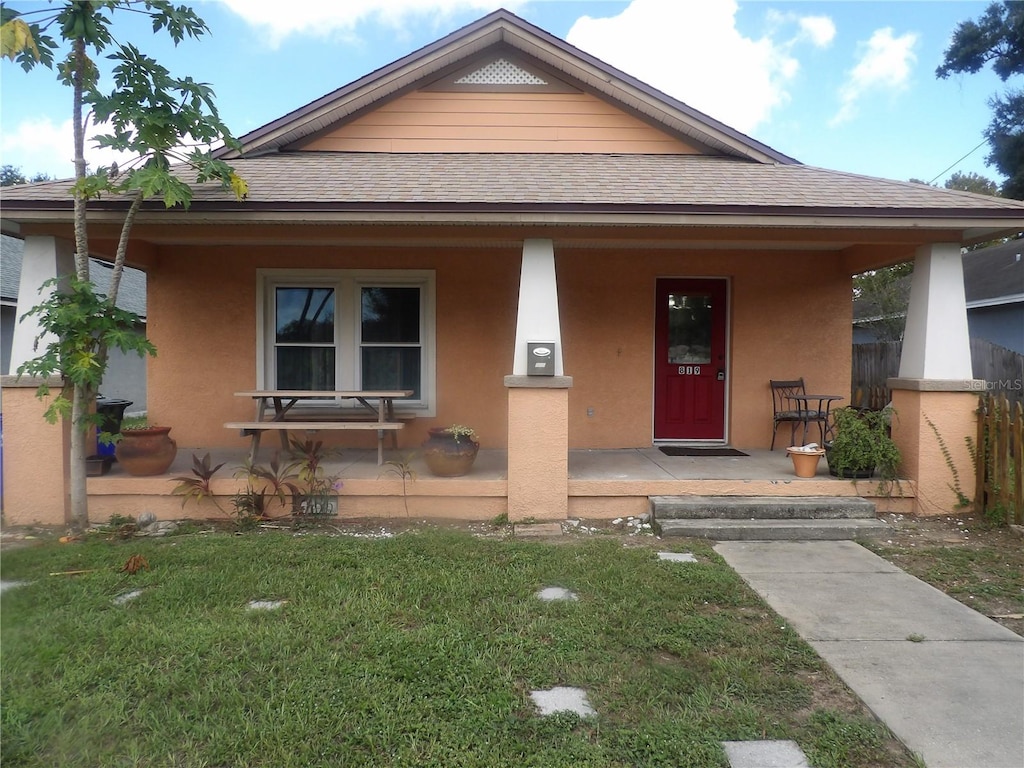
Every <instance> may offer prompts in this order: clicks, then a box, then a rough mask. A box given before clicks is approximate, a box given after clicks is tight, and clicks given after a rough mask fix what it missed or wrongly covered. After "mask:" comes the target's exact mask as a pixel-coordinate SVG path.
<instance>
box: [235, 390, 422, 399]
mask: <svg viewBox="0 0 1024 768" xmlns="http://www.w3.org/2000/svg"><path fill="white" fill-rule="evenodd" d="M410 395H412V390H411V389H360V390H323V391H321V390H311V389H261V390H254V391H252V392H235V396H236V397H288V398H307V397H310V398H312V397H382V398H391V399H394V398H400V397H409V396H410Z"/></svg>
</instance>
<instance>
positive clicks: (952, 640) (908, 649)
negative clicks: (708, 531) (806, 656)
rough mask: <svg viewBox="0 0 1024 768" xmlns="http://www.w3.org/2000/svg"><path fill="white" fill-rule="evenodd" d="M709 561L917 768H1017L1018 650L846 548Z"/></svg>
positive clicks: (777, 550)
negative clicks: (858, 703)
mask: <svg viewBox="0 0 1024 768" xmlns="http://www.w3.org/2000/svg"><path fill="white" fill-rule="evenodd" d="M715 551H716V552H718V553H719V554H720V555H721V556H722V557H723V558H725V560H726V562H728V563H729V565H731V566H732V567H733V568H734V569H735V570H736V571H737V572H738V573H739V574H740V576H742V577H743V579H744V580H745V581H746V582H747V583H748V584H749V585H750V586H751V587H752V588H753V589H754V590H755V591H756V592H757V593H758V594H759V595H761V597H763V598H764V599H765V601H767V603H768V604H769V605H771V607H772V608H774V609H775V611H776V612H777V613H779V615H781V616H782V617H784V618H785V619H786V620H787V621H788V622H790V625H791V626H792V627H793V629H795V630H796V631H797V632H799V633H800V635H801V636H802V637H803V638H804V639H805V640H807V642H808V643H810V645H811V646H813V648H814V650H815V651H817V652H818V654H819V655H820V656H821V657H822V658H823V659H825V661H826V662H828V664H829V666H831V667H832V669H834V670H835V671H836V673H837V674H838V675H839V676H840V677H841V678H842V679H843V681H844V682H845V683H846V684H847V685H848V686H849V687H850V688H852V689H853V691H854V692H855V693H856V694H857V695H858V696H859V697H860V698H861V700H862V701H864V703H865V704H866V705H867V706H868V707H869V708H870V709H871V710H872V712H874V713H875V715H876V716H878V718H879V719H881V720H882V721H883V722H884V723H885V724H886V725H887V726H888V727H889V729H890V730H891V731H892V732H893V733H894V734H895V735H896V737H897V738H899V739H900V741H902V742H903V743H904V744H906V745H907V747H908V748H909V749H910V750H911V751H913V752H915V753H917V754H918V755H920V756H921V757H922V758H923V759H924V761H925V763H926V764H927V766H928V768H1021V766H1024V638H1021V637H1020V636H1018V635H1016V634H1014V633H1013V632H1011V631H1010V630H1008V629H1006V628H1005V627H1002V626H1000V625H999V624H997V623H996V622H994V621H992V620H991V619H989V618H987V617H985V616H982V615H981V614H980V613H977V612H976V611H974V610H972V609H970V608H968V607H966V606H964V605H962V604H961V603H959V602H957V601H956V600H954V599H952V598H951V597H948V596H946V595H945V594H943V593H942V592H940V591H939V590H937V589H935V588H934V587H931V586H929V585H928V584H925V583H924V582H923V581H920V580H919V579H916V578H914V577H913V576H910V575H909V574H907V573H904V572H903V571H901V570H900V569H899V568H897V567H895V566H894V565H891V564H890V563H889V562H887V561H886V560H883V559H882V558H880V557H878V556H877V555H875V554H873V553H871V552H869V551H868V550H867V549H865V548H864V547H862V546H860V545H859V544H856V543H854V542H850V541H837V542H741V541H736V542H723V543H720V544H718V545H716V546H715Z"/></svg>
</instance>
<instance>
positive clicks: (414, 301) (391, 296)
mask: <svg viewBox="0 0 1024 768" xmlns="http://www.w3.org/2000/svg"><path fill="white" fill-rule="evenodd" d="M362 318H363V319H362V336H361V339H362V342H363V343H364V344H366V343H378V344H418V343H419V340H420V289H419V288H363V296H362Z"/></svg>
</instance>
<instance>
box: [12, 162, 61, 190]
mask: <svg viewBox="0 0 1024 768" xmlns="http://www.w3.org/2000/svg"><path fill="white" fill-rule="evenodd" d="M36 181H53V178H52V177H50V176H47V175H46V174H45V173H37V174H35V175H34V176H32V178H30V179H29V178H25V174H24V173H22V172H21V168H17V167H15V166H13V165H4V166H0V187H13V186H14V185H15V184H28V183H29V182H36Z"/></svg>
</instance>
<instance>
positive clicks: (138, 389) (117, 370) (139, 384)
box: [0, 235, 146, 412]
mask: <svg viewBox="0 0 1024 768" xmlns="http://www.w3.org/2000/svg"><path fill="white" fill-rule="evenodd" d="M23 249H24V245H23V243H22V241H21V240H20V239H18V238H16V237H11V236H9V235H0V286H2V291H0V351H2V355H3V358H2V365H0V374H3V375H8V374H15V373H17V371H15V370H11V367H10V361H11V346H12V344H13V341H14V328H15V326H16V325H17V314H18V306H19V304H18V295H19V292H20V283H21V262H22V251H23ZM91 277H92V280H93V282H94V283H96V286H97V290H98V291H99V292H100V293H103V294H104V295H105V294H106V293H107V291H109V290H110V265H109V264H108V263H106V262H102V261H99V260H97V259H93V260H92V264H91ZM33 297H34V298H36V299H37V298H38V296H37V294H35V293H34V294H33ZM28 306H31V302H29V303H28ZM117 306H118V307H120V308H121V309H125V310H128V311H129V312H134V313H135V314H136V315H138V316H139V317H140V318H141V319H142V323H141V324H140V325H139V327H138V328H137V329H136V331H137V332H138V333H140V334H145V332H146V325H145V322H146V274H145V273H144V272H142V271H141V270H138V269H132V268H130V267H129V268H127V269H125V271H124V273H123V275H122V278H121V285H120V288H119V289H118V292H117ZM22 307H23V309H22V310H21V311H22V313H24V311H25V310H24V303H23V304H22ZM100 391H101V393H102V394H103V396H104V397H107V398H111V399H118V400H129V401H130V402H131V403H132V405H131V406H130V412H137V411H145V410H146V361H145V360H144V359H143V358H141V357H139V356H138V355H125V354H124V353H122V352H121V351H120V350H118V349H112V350H110V359H109V361H108V363H107V373H106V376H105V377H104V381H103V385H102V387H101V388H100Z"/></svg>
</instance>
